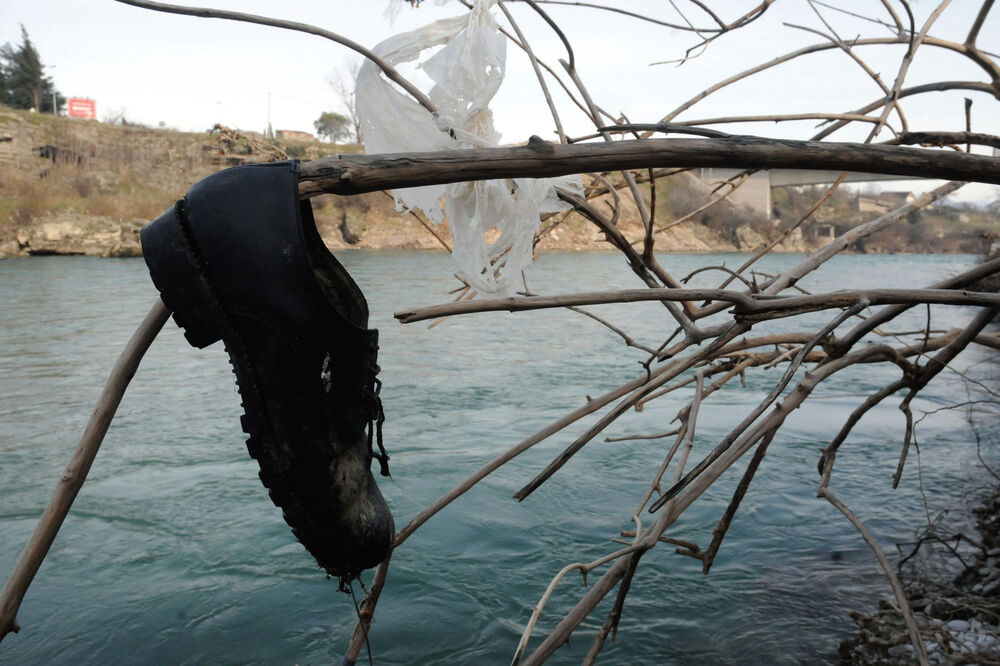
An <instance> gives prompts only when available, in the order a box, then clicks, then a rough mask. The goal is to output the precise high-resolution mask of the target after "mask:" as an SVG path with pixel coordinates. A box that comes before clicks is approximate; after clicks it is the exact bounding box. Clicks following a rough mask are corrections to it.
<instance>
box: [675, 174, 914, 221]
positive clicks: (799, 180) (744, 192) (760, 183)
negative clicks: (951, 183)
mask: <svg viewBox="0 0 1000 666" xmlns="http://www.w3.org/2000/svg"><path fill="white" fill-rule="evenodd" d="M742 172H743V170H742V169H716V168H712V167H705V168H700V169H693V170H692V173H693V174H694V175H696V176H697V177H698V178H700V179H701V181H702V183H703V184H705V185H706V186H708V187H715V185H717V184H719V183H721V182H723V181H726V180H728V179H730V178H734V177H735V176H737V175H738V174H740V173H742ZM841 173H843V172H841V171H807V170H803V169H771V170H770V171H758V172H756V173H754V174H753V175H751V176H750V177H749V178H747V180H746V182H744V183H743V184H742V185H740V187H739V188H738V189H737V190H736V191H735V192H733V193H732V194H731V195H730V196H729V200H730V201H732V202H733V203H734V204H736V205H738V206H746V207H748V208H750V209H751V210H753V211H754V212H757V213H760V214H761V215H764V216H765V217H767V218H770V217H771V209H772V207H773V203H772V201H771V190H772V188H775V187H785V186H796V185H822V184H826V183H832V182H834V181H836V180H837V179H838V178H840V174H841ZM885 180H921V179H920V178H916V177H914V176H890V175H886V174H882V173H863V172H851V173H849V174H847V178H845V179H844V181H845V182H848V183H861V182H873V181H885Z"/></svg>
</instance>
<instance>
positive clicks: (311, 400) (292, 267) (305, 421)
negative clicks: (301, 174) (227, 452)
mask: <svg viewBox="0 0 1000 666" xmlns="http://www.w3.org/2000/svg"><path fill="white" fill-rule="evenodd" d="M298 171H299V165H298V162H276V163H271V164H254V165H246V166H239V167H235V168H233V169H228V170H226V171H221V172H219V173H217V174H215V175H213V176H209V177H208V178H206V179H205V180H202V181H201V182H199V183H197V184H196V185H195V186H194V187H192V188H191V190H190V191H189V192H188V195H187V197H185V198H184V199H182V200H181V201H178V202H177V205H176V206H175V207H174V208H173V210H170V211H168V212H166V213H164V214H163V215H161V216H160V217H159V218H158V219H157V220H155V221H154V222H153V223H152V224H150V225H148V226H146V227H145V228H144V229H143V230H142V249H143V254H144V256H145V258H146V264H147V265H148V266H149V272H150V275H151V276H152V278H153V283H154V284H155V285H156V288H157V289H159V291H160V294H161V296H162V298H163V302H164V303H165V304H166V305H167V307H169V308H171V309H172V310H173V311H174V320H175V321H176V322H177V323H178V325H180V326H181V327H183V328H184V330H185V336H186V337H187V339H188V341H189V342H190V343H191V344H192V345H193V346H195V347H206V346H208V345H210V344H212V343H213V342H216V341H217V340H219V339H220V338H221V339H222V340H223V342H224V343H225V345H226V350H227V351H228V352H229V358H230V360H231V362H232V365H233V369H234V371H235V373H236V382H237V385H238V386H239V390H240V395H241V396H242V398H243V407H244V411H245V415H244V416H243V418H242V423H243V430H244V432H246V433H247V434H248V435H249V436H250V437H249V438H248V440H247V449H249V451H250V455H251V456H252V457H254V458H255V459H256V460H257V462H258V463H259V464H260V479H261V481H262V482H263V483H264V485H265V486H266V487H267V488H268V489H269V490H270V494H271V499H272V500H274V503H275V504H277V505H278V506H280V507H281V508H282V510H283V513H284V517H285V521H286V522H287V523H288V524H289V525H290V526H291V528H292V531H293V532H294V533H295V536H296V537H298V539H299V541H301V542H302V543H303V545H305V547H306V548H307V549H308V550H309V552H310V553H312V554H313V556H314V557H315V558H316V560H317V561H318V562H319V564H320V566H322V567H323V568H324V569H325V570H326V571H327V573H329V574H330V575H332V576H337V577H339V578H341V579H342V580H343V579H349V578H354V577H356V576H357V575H358V573H360V572H361V570H363V569H366V568H369V567H372V566H374V565H376V564H378V563H379V562H381V561H382V560H383V559H385V557H386V555H387V554H388V552H389V550H390V548H391V546H392V539H393V533H394V526H393V521H392V514H391V513H390V512H389V508H388V507H387V506H386V503H385V500H384V499H383V498H382V494H381V493H380V492H379V489H378V486H377V485H376V484H375V479H374V478H373V477H372V474H371V471H370V467H371V461H372V457H373V456H374V457H377V458H378V459H379V462H380V464H381V468H382V470H381V471H382V474H383V475H385V476H388V474H389V470H388V464H387V461H388V456H387V455H386V454H385V449H383V448H382V431H381V426H382V421H383V418H384V417H383V415H382V405H381V401H380V400H379V397H378V392H379V388H380V386H381V382H379V380H378V379H377V377H376V374H377V373H378V365H376V358H377V351H378V331H376V330H368V329H367V325H368V304H367V302H366V301H365V297H364V295H363V294H362V293H361V290H360V289H359V288H358V286H357V284H355V282H354V280H352V279H351V276H350V275H349V274H348V273H347V271H346V270H345V269H344V267H343V266H341V265H340V263H339V262H338V261H337V260H336V259H335V258H334V257H333V255H331V254H330V252H329V251H328V250H327V249H326V246H325V245H324V244H323V241H322V239H321V238H320V236H319V233H318V232H317V231H316V223H315V221H314V220H313V215H312V208H311V206H310V205H309V202H308V201H305V202H301V203H300V202H299V198H298V191H297V185H298ZM374 443H377V445H378V449H379V453H377V454H376V453H375V452H374V451H373V444H374Z"/></svg>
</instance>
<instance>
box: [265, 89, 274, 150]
mask: <svg viewBox="0 0 1000 666" xmlns="http://www.w3.org/2000/svg"><path fill="white" fill-rule="evenodd" d="M264 136H266V137H267V138H268V139H273V138H274V128H272V127H271V93H267V131H266V132H264Z"/></svg>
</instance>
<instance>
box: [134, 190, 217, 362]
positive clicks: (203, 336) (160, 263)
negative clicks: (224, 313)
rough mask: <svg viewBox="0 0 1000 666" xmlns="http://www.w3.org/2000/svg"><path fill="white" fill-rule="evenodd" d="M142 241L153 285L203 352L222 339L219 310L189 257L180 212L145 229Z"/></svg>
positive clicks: (179, 323) (188, 336) (188, 338)
mask: <svg viewBox="0 0 1000 666" xmlns="http://www.w3.org/2000/svg"><path fill="white" fill-rule="evenodd" d="M140 237H141V240H142V255H143V258H144V259H145V260H146V266H147V267H148V268H149V275H150V277H152V279H153V284H154V285H155V286H156V288H157V290H159V292H160V297H161V298H162V299H163V303H164V304H165V305H166V306H167V307H168V308H170V309H171V310H173V313H174V321H176V322H177V325H178V326H180V327H181V328H183V329H184V337H185V338H187V341H188V342H189V343H190V344H191V346H192V347H198V348H199V349H200V348H203V347H207V346H208V345H210V344H212V343H214V342H217V341H219V340H220V339H222V319H221V317H220V314H219V310H218V308H217V307H216V306H215V304H214V299H213V298H212V294H211V292H210V291H209V290H208V286H207V285H206V283H205V280H204V279H203V278H202V276H201V272H200V271H199V269H198V265H197V264H196V263H195V261H194V260H193V259H192V257H191V255H190V253H189V249H188V243H187V241H186V240H185V238H184V231H183V227H182V226H181V220H180V217H179V216H178V211H177V208H176V207H175V208H172V209H171V210H169V211H167V212H166V213H164V214H163V215H161V216H160V217H158V218H156V219H155V220H154V221H153V222H151V223H150V224H148V225H146V226H145V227H143V228H142V231H141V232H140Z"/></svg>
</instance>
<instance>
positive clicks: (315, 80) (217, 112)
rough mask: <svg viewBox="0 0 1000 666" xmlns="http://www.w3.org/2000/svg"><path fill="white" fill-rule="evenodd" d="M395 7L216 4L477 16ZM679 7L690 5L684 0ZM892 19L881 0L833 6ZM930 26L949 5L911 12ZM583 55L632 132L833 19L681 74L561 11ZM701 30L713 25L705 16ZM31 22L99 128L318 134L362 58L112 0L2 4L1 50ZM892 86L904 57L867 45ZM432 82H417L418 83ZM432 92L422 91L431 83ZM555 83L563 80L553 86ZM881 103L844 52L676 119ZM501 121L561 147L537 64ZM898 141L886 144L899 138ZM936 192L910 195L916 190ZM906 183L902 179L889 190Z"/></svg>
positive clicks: (378, 24)
mask: <svg viewBox="0 0 1000 666" xmlns="http://www.w3.org/2000/svg"><path fill="white" fill-rule="evenodd" d="M388 4H389V3H388V1H387V0H375V1H374V2H357V1H356V0H296V1H295V2H283V3H279V2H273V1H264V0H213V1H212V2H211V3H210V5H206V6H212V7H219V8H226V9H234V10H238V11H244V12H251V13H256V14H263V15H268V16H275V17H279V18H284V19H289V20H295V21H301V22H305V23H311V24H314V25H317V26H320V27H322V28H325V29H327V30H331V31H334V32H338V33H340V34H342V35H344V36H346V37H349V38H350V39H353V40H355V41H357V42H359V43H361V44H363V45H365V46H369V47H371V46H374V45H375V44H377V43H378V42H380V41H381V40H383V39H385V38H387V37H389V36H391V35H394V34H397V33H399V32H403V31H406V30H410V29H413V28H415V27H418V26H420V25H423V24H426V23H429V22H431V21H434V20H437V19H439V18H444V17H446V16H453V15H455V14H459V13H463V12H465V11H466V10H465V9H464V8H463V7H462V6H461V5H460V4H459V3H458V2H456V1H454V0H453V1H452V2H446V3H444V4H443V5H440V4H439V3H437V2H432V1H430V0H428V1H426V2H424V3H423V4H422V5H421V6H420V8H419V9H416V10H414V9H410V8H409V7H408V6H407V7H406V8H404V10H403V11H402V12H401V13H400V14H399V16H398V17H397V18H396V20H395V21H394V22H390V21H389V20H388V19H387V18H386V17H385V16H383V13H384V10H385V8H386V7H387V6H388ZM607 4H611V5H615V6H618V7H622V8H627V9H628V10H630V11H635V12H640V13H648V14H649V15H652V16H655V17H657V18H661V19H663V20H666V21H678V17H677V15H676V14H675V13H674V12H673V10H672V9H671V8H670V3H668V2H665V1H664V0H629V1H627V2H625V1H619V2H615V0H608V2H607ZM676 4H677V5H678V6H680V7H685V6H688V5H687V4H686V3H684V2H681V1H678V2H677V3H676ZM714 4H715V5H716V6H718V7H722V8H724V10H723V11H724V12H726V13H724V14H723V16H724V17H725V18H732V17H735V16H736V15H738V14H739V13H740V12H739V11H738V10H739V8H741V7H742V8H749V7H752V6H754V5H755V4H756V1H754V2H735V1H734V0H725V2H718V3H714ZM831 4H836V5H837V6H839V7H843V8H848V9H851V10H852V11H858V12H865V11H869V12H871V13H872V14H874V15H876V16H878V17H879V18H882V19H885V18H887V16H886V15H885V14H884V13H882V10H881V9H880V3H877V2H874V1H871V0H869V1H868V2H834V3H831ZM912 4H913V6H914V9H915V11H916V19H917V25H918V27H919V26H920V25H921V23H922V22H923V20H924V19H925V18H926V16H927V14H928V13H929V12H930V11H931V10H932V9H933V7H934V6H935V5H936V3H930V2H927V1H926V0H923V1H918V2H914V3H912ZM978 4H979V3H978V2H972V1H971V0H956V1H955V2H953V3H952V6H951V7H949V9H948V10H946V11H945V13H944V14H943V15H942V17H941V18H940V19H939V20H938V22H937V23H936V24H935V26H934V28H933V29H932V31H931V33H932V34H935V35H937V36H940V37H943V38H950V39H956V40H957V41H963V40H964V36H965V34H966V32H967V31H968V26H969V24H970V23H971V21H972V18H973V17H974V14H975V11H976V7H977V6H978ZM508 7H509V8H510V10H511V11H512V13H513V14H514V15H515V17H516V18H517V20H518V21H519V22H520V23H521V24H522V28H523V29H524V31H525V32H526V34H527V36H528V38H529V40H530V41H531V42H532V44H533V45H534V48H535V50H536V52H537V54H538V56H539V57H540V58H542V59H544V60H547V61H548V62H549V63H551V64H552V65H553V66H556V67H558V63H557V61H558V59H559V58H565V51H564V49H563V48H562V46H561V43H560V42H559V40H558V39H556V38H555V36H554V35H553V33H552V31H551V30H549V29H548V28H547V27H546V26H545V24H544V23H542V22H541V21H540V20H539V19H538V17H537V16H536V15H535V14H534V13H533V12H531V10H530V9H529V8H528V7H527V6H526V5H524V4H523V3H516V2H515V3H509V4H508ZM547 9H548V10H549V11H550V12H551V14H552V15H553V17H555V18H556V19H557V20H558V21H559V23H560V25H561V26H562V27H563V29H564V31H565V32H566V34H567V36H568V37H569V39H570V40H571V42H572V43H573V45H574V47H575V53H576V60H577V69H578V71H579V72H580V75H581V77H582V78H583V80H584V81H585V82H586V84H587V85H588V87H589V90H590V92H591V94H592V96H593V97H594V100H595V101H596V102H597V103H598V104H599V105H600V106H602V107H603V108H605V109H606V110H608V111H609V112H612V113H625V114H626V115H627V116H628V117H629V118H630V119H631V120H632V121H633V122H655V121H657V120H659V119H660V118H661V117H663V116H664V115H665V114H666V113H667V112H668V111H670V110H672V109H673V108H675V107H676V106H678V105H679V104H680V103H682V102H683V101H686V100H687V99H689V98H690V97H692V96H694V95H696V94H697V93H698V92H699V91H701V90H703V89H704V88H705V87H706V86H707V85H708V84H710V83H711V82H714V81H718V80H720V79H723V78H725V77H727V76H729V75H731V74H733V73H736V72H739V71H741V70H743V69H746V68H748V67H750V66H753V65H756V64H759V63H762V62H765V61H767V60H769V59H771V58H773V57H775V56H777V55H780V54H781V53H784V52H787V51H790V50H793V49H795V48H798V47H800V46H804V45H807V44H812V43H816V42H819V41H822V39H821V38H820V37H818V36H817V35H815V34H809V33H807V32H805V31H803V30H799V29H795V28H792V27H788V26H785V25H783V23H786V22H787V23H794V24H799V25H804V26H808V27H812V28H816V29H822V28H823V25H822V23H821V22H820V21H819V19H818V17H817V16H816V15H815V13H813V11H812V10H811V9H810V8H809V6H808V5H807V4H806V2H805V1H804V0H779V1H778V2H777V4H776V5H775V6H774V7H773V8H772V9H771V10H770V11H769V12H768V14H767V15H765V17H764V18H763V19H761V20H760V21H759V22H757V23H756V24H754V25H752V26H750V27H748V28H747V29H745V30H740V31H737V32H735V33H733V34H732V35H727V36H725V37H723V38H722V39H720V40H718V41H717V42H715V43H714V44H712V45H711V47H710V48H709V49H708V50H707V52H706V53H705V54H704V55H702V56H700V57H699V58H696V59H694V60H692V61H690V62H688V63H687V64H685V65H684V66H682V67H676V66H674V65H652V66H651V65H650V63H653V62H657V61H663V60H671V59H674V58H677V57H678V56H680V55H682V54H683V52H684V49H685V48H687V47H688V46H690V45H691V44H692V43H693V41H692V35H691V34H690V33H682V32H681V31H678V30H674V29H670V28H665V27H662V26H656V25H652V24H648V23H642V22H637V21H635V20H634V19H629V18H626V17H624V16H620V15H616V14H612V13H608V12H602V11H597V10H593V9H588V8H581V7H563V6H554V5H548V6H547ZM828 16H829V17H830V18H832V19H834V23H833V26H834V27H835V28H836V29H837V30H838V32H839V34H840V35H841V37H842V38H844V39H851V38H853V37H855V36H857V35H859V34H863V35H865V36H889V32H888V31H887V30H885V29H884V28H880V27H879V26H873V25H872V24H870V23H864V22H861V21H858V20H857V19H853V18H851V17H849V16H845V15H843V14H837V13H833V12H830V13H828ZM689 17H690V18H691V19H692V20H693V21H695V22H696V23H700V24H701V25H708V24H709V21H708V20H707V18H706V17H705V16H704V15H703V14H701V15H699V14H698V13H697V11H692V12H691V13H690V15H689ZM21 24H23V25H24V26H25V27H26V28H27V30H28V32H29V34H30V36H31V39H32V41H33V42H34V43H35V45H36V46H37V48H38V50H39V52H40V54H41V56H42V60H43V62H44V63H45V64H46V65H47V66H48V70H47V71H48V73H49V74H50V75H51V77H52V78H53V80H54V81H55V84H56V87H57V88H58V89H59V90H60V91H61V92H62V93H64V94H65V95H67V96H79V97H89V98H92V99H94V100H96V102H97V114H98V118H107V117H111V116H114V115H117V114H122V113H123V114H124V115H125V117H126V118H127V119H129V120H132V121H137V122H141V123H145V124H149V125H153V126H156V125H157V124H159V123H160V122H162V123H164V124H165V125H166V126H167V127H173V128H176V129H182V130H195V131H198V130H205V129H208V128H209V127H211V125H212V124H214V123H215V122H221V123H223V124H225V125H229V126H232V127H238V128H241V129H247V130H256V131H262V130H264V128H265V127H266V126H267V122H268V98H269V97H270V120H271V124H272V126H273V127H274V128H275V129H296V130H303V131H309V132H311V131H313V127H312V123H313V121H314V120H315V119H316V118H317V117H318V116H319V114H320V113H321V112H322V111H324V110H341V109H340V101H339V99H338V97H337V95H336V94H335V92H334V89H333V88H332V87H331V85H330V83H329V81H330V79H331V78H332V77H335V76H337V75H338V72H339V71H342V70H343V69H344V68H345V66H346V64H347V63H348V62H349V61H351V60H357V56H355V55H354V54H353V53H352V52H350V51H348V50H347V49H346V48H344V47H342V46H340V45H338V44H335V43H333V42H330V41H327V40H324V39H322V38H319V37H314V36H310V35H305V34H302V33H294V32H289V31H284V30H278V29H275V28H267V27H262V26H256V25H250V24H246V23H235V22H231V21H222V20H209V19H201V18H194V17H188V16H175V15H169V14H163V13H158V12H153V11H149V10H145V9H138V8H134V7H130V6H127V5H122V4H119V3H117V2H113V1H112V0H87V1H86V2H84V1H83V0H42V1H39V0H0V44H2V43H4V42H10V43H12V44H14V45H16V44H18V43H19V42H20V25H21ZM980 35H981V37H980V44H981V46H983V47H984V48H987V49H989V50H991V51H993V52H1000V9H996V10H994V11H993V13H992V15H991V16H990V17H989V19H988V20H987V23H986V24H985V25H984V26H983V28H982V30H981V33H980ZM859 52H861V53H862V54H863V55H864V56H865V57H866V59H869V60H870V62H871V64H872V67H873V69H874V70H875V71H877V72H879V73H880V74H881V76H882V78H883V79H884V80H885V81H886V82H887V83H888V84H889V85H891V83H892V80H893V79H894V77H895V75H896V72H897V70H898V67H899V59H900V57H901V56H902V53H903V48H902V47H885V46H882V47H871V48H868V49H866V50H862V51H859ZM417 79H419V76H418V77H417ZM932 80H979V81H983V80H985V74H984V73H983V72H982V70H980V69H978V68H976V67H975V66H973V65H971V64H970V63H968V61H966V60H964V59H963V58H960V57H958V56H956V55H954V54H951V53H948V52H945V51H942V50H941V49H932V48H928V47H924V48H923V49H922V50H921V51H920V52H919V54H918V57H917V59H916V61H915V62H914V64H913V67H912V68H911V70H910V74H909V78H908V81H909V82H910V83H911V84H915V83H925V82H928V81H932ZM418 82H419V81H418ZM553 87H554V88H556V89H558V86H553ZM879 95H880V92H879V90H878V89H877V87H876V86H875V84H874V83H873V82H872V81H871V79H870V78H868V77H867V76H866V75H865V74H864V72H862V71H861V69H860V68H859V67H858V66H857V65H855V64H853V62H852V61H850V60H849V59H848V57H847V56H845V55H844V54H843V53H832V52H831V53H828V54H825V55H813V56H807V57H806V58H804V59H801V60H800V62H798V63H796V64H793V65H788V66H783V67H780V68H776V69H775V70H772V71H771V72H770V73H767V74H765V75H763V76H759V77H757V78H755V79H753V80H751V81H749V82H746V83H741V84H737V85H734V86H731V87H729V88H727V89H725V90H724V91H722V92H720V93H717V94H715V95H712V96H710V97H708V98H707V99H705V100H704V101H703V102H700V103H699V104H697V105H695V106H694V107H692V108H691V109H689V110H688V111H686V112H685V113H684V114H683V115H682V116H681V117H680V118H679V119H681V120H686V119H698V118H710V117H717V116H728V115H733V114H736V113H739V114H766V113H801V112H805V111H824V112H843V111H848V110H852V109H854V108H857V107H860V106H862V105H864V104H866V103H868V102H871V101H873V100H875V99H876V98H877V97H878V96H879ZM556 96H557V103H558V105H559V107H560V109H561V111H562V113H563V114H564V115H563V121H564V124H565V125H566V127H567V131H568V132H569V134H571V135H574V134H584V133H587V132H588V131H589V130H590V128H591V126H590V125H589V124H588V123H587V121H586V119H585V118H584V117H583V114H582V113H580V112H579V110H577V109H575V107H573V106H572V104H570V103H568V102H567V100H566V97H565V96H564V95H562V94H561V93H560V92H559V91H558V90H557V91H556ZM963 97H970V98H971V99H973V100H974V106H973V129H975V130H977V131H983V132H990V133H994V134H1000V103H998V102H997V101H996V100H994V99H993V98H992V97H990V96H988V95H985V94H982V93H975V92H972V93H970V92H960V93H955V94H931V95H925V96H923V99H916V98H910V99H907V100H904V110H905V111H906V114H907V117H908V120H909V122H910V127H911V129H935V130H961V129H964V120H963V112H962V103H963V102H962V98H963ZM493 108H494V115H495V123H496V125H497V127H498V129H499V130H500V131H501V132H502V133H503V140H504V141H505V142H511V143H514V142H520V141H524V140H526V139H527V138H528V136H530V135H531V134H538V135H540V136H542V137H544V138H554V125H553V123H552V120H551V117H550V114H549V112H548V110H547V107H546V106H545V103H544V100H543V98H542V96H541V94H540V92H539V88H538V84H537V82H536V81H535V79H534V75H533V74H532V72H531V70H530V67H529V65H528V63H527V59H526V58H525V57H524V56H523V54H522V53H521V52H520V51H519V50H517V49H516V48H513V47H512V48H510V49H509V50H508V72H507V78H506V80H505V83H504V87H503V88H502V89H501V92H500V94H499V95H498V97H497V99H496V100H495V104H494V107H493ZM814 125H815V122H807V123H797V124H793V123H782V124H774V123H757V124H753V125H740V126H736V125H724V126H719V129H723V130H725V131H731V132H741V133H751V134H759V135H766V136H782V137H787V138H808V137H809V136H810V135H811V134H814V133H815V132H816V131H817V130H816V128H815V127H814ZM865 131H866V130H862V129H860V128H859V129H857V130H855V131H849V132H842V133H838V134H835V135H834V136H833V137H831V138H832V139H838V138H839V139H841V140H861V139H864V132H865ZM888 136H889V135H888V134H887V133H884V134H883V135H880V138H883V139H884V138H888ZM929 186H930V185H928V186H924V185H923V184H920V185H914V184H913V183H910V184H908V185H906V187H908V188H913V189H915V190H916V191H923V190H925V189H929ZM885 187H895V185H891V184H889V185H885ZM965 189H966V190H968V191H967V192H965V194H964V195H963V198H967V199H969V198H971V199H979V200H983V199H994V198H996V197H997V196H998V189H997V188H995V187H988V186H969V187H967V188H965Z"/></svg>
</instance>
